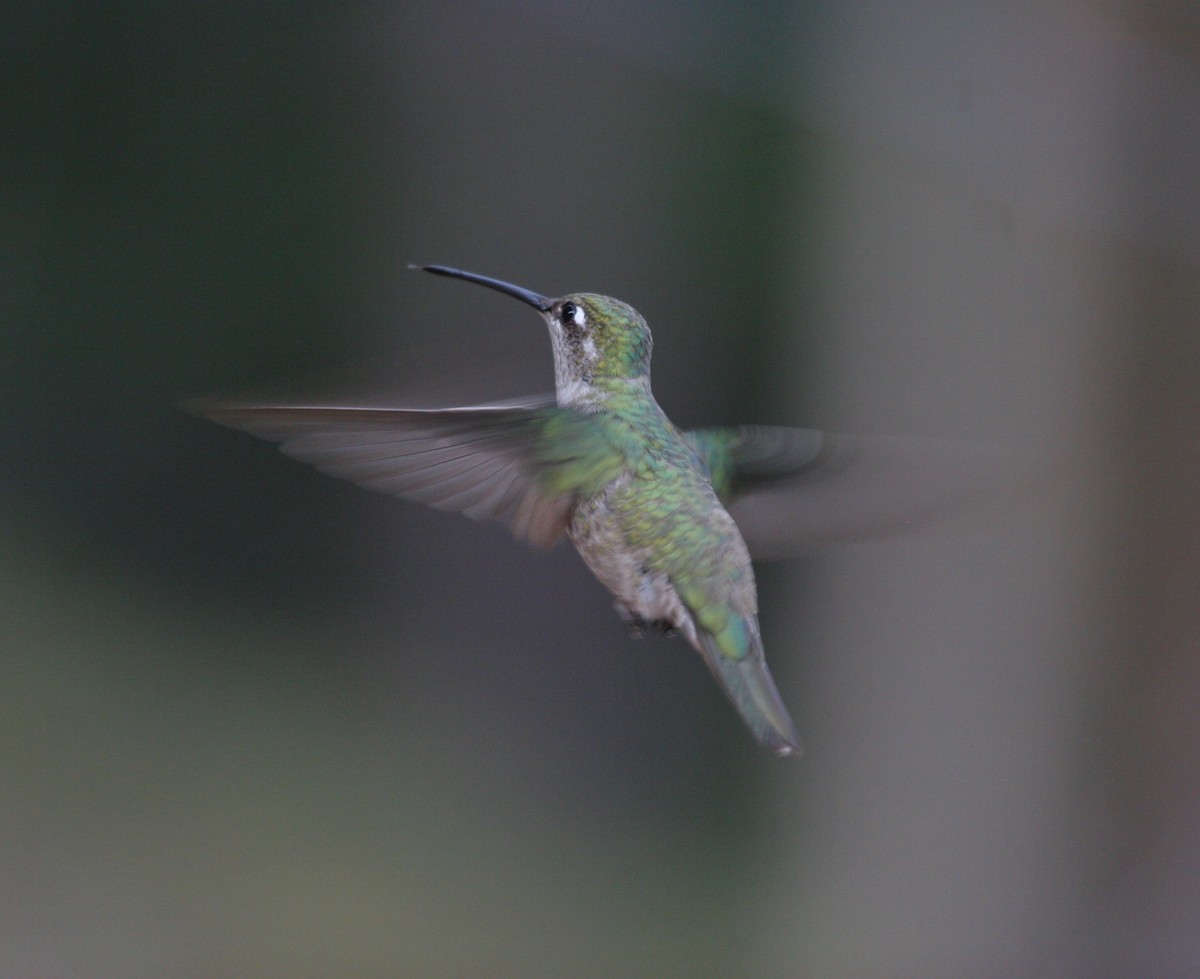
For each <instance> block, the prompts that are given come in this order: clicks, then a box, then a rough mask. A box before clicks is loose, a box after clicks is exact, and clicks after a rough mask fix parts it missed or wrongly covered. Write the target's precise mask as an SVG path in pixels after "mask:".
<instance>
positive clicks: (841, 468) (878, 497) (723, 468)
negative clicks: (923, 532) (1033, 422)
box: [686, 425, 1032, 560]
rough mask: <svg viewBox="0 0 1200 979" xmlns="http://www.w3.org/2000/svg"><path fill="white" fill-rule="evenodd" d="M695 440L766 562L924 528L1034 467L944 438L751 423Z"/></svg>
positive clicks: (703, 433) (1002, 452)
mask: <svg viewBox="0 0 1200 979" xmlns="http://www.w3.org/2000/svg"><path fill="white" fill-rule="evenodd" d="M686 438H687V439H688V440H689V441H690V442H691V443H692V445H693V446H694V447H695V449H696V451H697V453H698V454H699V455H700V457H701V459H702V460H703V461H704V462H705V463H706V464H707V465H708V468H709V471H710V472H711V473H712V480H713V486H714V488H715V489H716V490H717V493H718V495H719V496H720V497H721V499H722V500H723V501H724V502H725V503H726V504H727V505H728V506H729V512H730V514H731V515H732V516H733V517H734V519H735V520H736V521H737V523H738V527H739V528H740V530H741V531H742V535H743V536H744V537H745V539H746V544H747V546H749V548H750V552H751V554H752V555H753V556H754V557H755V558H756V559H758V560H769V559H773V558H783V557H788V556H794V555H796V554H798V553H801V552H803V551H806V550H810V549H812V548H814V547H818V546H820V545H823V544H828V543H834V542H837V541H849V540H861V539H863V538H868V537H879V536H885V535H888V534H895V533H899V532H903V531H906V530H910V529H913V528H916V527H919V526H923V525H926V524H928V523H931V522H933V521H936V520H938V519H940V518H942V517H946V516H950V515H952V514H955V513H961V512H963V511H966V510H970V509H972V508H975V507H978V506H981V505H983V504H985V503H987V502H989V501H991V500H994V499H996V498H998V497H999V496H1001V495H1003V494H1004V493H1005V492H1007V491H1011V490H1012V489H1014V488H1015V487H1016V486H1017V485H1018V484H1019V483H1020V482H1022V481H1023V480H1024V479H1026V478H1027V477H1028V476H1029V475H1030V471H1031V469H1032V467H1031V466H1030V464H1029V463H1030V460H1029V459H1028V458H1025V457H1024V456H1023V455H1022V454H1020V453H1018V452H1016V451H1013V450H1010V449H1003V448H997V447H990V446H982V445H974V444H971V443H960V442H953V441H947V440H941V439H925V438H906V437H899V436H885V435H834V434H830V433H828V432H821V431H817V430H816V429H806V428H782V427H772V426H752V425H746V426H740V427H736V428H708V429H698V430H696V431H693V432H688V433H686Z"/></svg>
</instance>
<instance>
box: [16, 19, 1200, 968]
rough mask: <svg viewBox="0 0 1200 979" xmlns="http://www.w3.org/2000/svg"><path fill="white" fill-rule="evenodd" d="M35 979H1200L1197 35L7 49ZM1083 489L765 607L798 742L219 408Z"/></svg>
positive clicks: (940, 536) (765, 26) (141, 28)
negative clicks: (843, 445)
mask: <svg viewBox="0 0 1200 979" xmlns="http://www.w3.org/2000/svg"><path fill="white" fill-rule="evenodd" d="M0 71H2V72H3V77H2V84H0V119H2V123H3V134H4V135H3V139H2V140H0V175H2V180H0V229H2V246H3V252H2V253H0V310H2V312H0V317H2V319H0V324H2V327H0V399H2V400H3V404H4V410H3V412H2V413H0V438H2V440H3V442H2V444H3V447H4V448H3V452H2V454H0V473H2V479H0V975H3V976H6V977H7V976H12V977H26V976H30V977H32V976H38V977H44V976H82V975H86V976H89V977H142V976H145V977H160V976H179V977H186V976H197V977H200V976H204V977H208V976H226V977H243V976H244V977H264V976H279V977H328V976H345V977H376V976H378V977H382V976H432V977H437V976H447V977H449V976H465V975H473V976H493V977H502V976H512V977H537V976H547V977H548V976H579V977H585V976H596V977H602V976H604V977H607V976H659V977H662V976H762V977H775V976H778V977H790V976H813V977H822V979H823V977H856V979H873V977H917V976H950V975H959V976H973V977H1017V976H1055V977H1081V979H1082V977H1114V979H1116V977H1125V976H1150V975H1153V976H1156V977H1185V976H1187V977H1192V976H1195V975H1198V974H1200V928H1198V926H1197V923H1198V922H1200V896H1198V891H1197V876H1198V874H1200V834H1198V829H1200V768H1198V763H1197V742H1198V740H1200V737H1198V736H1200V712H1198V711H1197V699H1198V695H1200V627H1198V613H1197V609H1198V607H1200V606H1198V598H1200V596H1198V595H1197V582H1198V581H1200V502H1198V501H1200V478H1198V472H1200V465H1198V461H1197V459H1198V456H1197V444H1198V443H1197V434H1198V433H1200V424H1198V419H1200V331H1198V330H1197V318H1198V317H1197V313H1198V310H1200V176H1198V174H1200V15H1197V13H1196V8H1195V6H1194V5H1193V4H1190V3H1184V2H1169V0H1160V2H1147V3H1132V2H1120V0H1116V2H1073V3H1061V4H1045V3H1002V4H995V5H990V6H984V5H968V6H966V7H955V6H951V5H938V4H926V3H900V4H884V3H879V2H873V3H871V2H869V3H852V4H840V3H831V2H830V3H822V2H818V3H812V4H805V5H796V4H787V3H780V2H774V3H771V2H768V3H762V4H751V5H746V4H742V3H739V2H736V0H715V2H711V3H704V4H686V3H670V2H667V3H663V4H657V5H652V6H651V7H649V8H647V7H646V6H645V5H643V4H637V3H632V2H626V3H621V2H612V3H602V2H596V3H580V4H572V5H560V4H553V3H549V2H545V0H541V2H539V0H527V2H518V0H513V2H507V3H505V2H495V3H482V2H480V3H470V2H464V3H458V2H452V3H445V2H433V0H428V2H425V0H413V2H406V3H403V4H400V3H396V4H381V3H349V4H342V3H332V2H324V0H314V2H303V3H292V4H280V3H265V2H247V3H241V4H236V5H232V4H203V3H182V4H170V5H168V4H153V3H144V2H116V3H96V2H92V3H88V2H82V3H64V2H55V3H39V4H35V3H28V2H14V3H9V4H6V5H5V7H4V9H3V12H2V13H0ZM410 261H415V262H440V263H445V264H452V265H458V266H460V267H463V268H467V269H471V270H474V271H478V272H482V273H485V274H489V275H494V276H499V277H502V278H507V279H510V280H512V281H515V282H518V283H520V284H522V285H525V286H527V287H529V288H532V289H535V290H538V291H541V292H545V293H548V294H561V293H564V292H568V291H578V290H594V291H599V292H604V293H608V294H611V295H616V296H618V297H621V298H623V299H625V300H627V301H629V302H630V303H632V304H633V305H635V306H636V307H637V308H638V309H640V310H641V311H642V312H643V313H644V314H645V315H646V316H647V318H648V320H649V322H650V324H651V326H652V328H653V329H654V330H655V338H656V359H655V366H654V378H655V389H656V392H657V394H658V397H659V400H660V402H661V403H662V404H663V406H664V407H665V408H666V410H667V411H668V412H669V413H670V414H671V415H672V416H673V417H674V418H675V419H676V420H677V421H678V422H680V423H681V424H685V425H693V424H710V423H715V422H720V421H753V422H776V423H785V424H800V425H807V426H811V427H821V428H830V429H835V430H850V431H864V432H880V433H885V434H904V435H921V436H943V437H954V438H969V439H986V440H1002V441H1020V440H1030V441H1033V442H1037V443H1039V444H1043V445H1045V444H1051V445H1056V446H1059V450H1058V452H1059V458H1060V460H1061V462H1062V463H1063V465H1062V466H1061V467H1060V471H1059V473H1058V475H1057V476H1056V478H1055V480H1054V482H1055V483H1056V485H1055V487H1054V492H1053V493H1051V492H1049V491H1047V492H1046V493H1045V494H1041V493H1038V494H1034V495H1035V496H1037V497H1039V498H1038V499H1037V500H1036V504H1037V505H1033V506H1021V507H1015V508H1010V509H1009V510H1008V511H1005V512H1004V513H1001V514H993V515H990V516H989V517H987V518H986V519H985V518H983V517H980V518H978V519H974V520H965V521H964V520H960V521H955V522H954V523H953V524H951V525H948V526H943V527H941V528H938V529H936V531H935V532H933V533H930V534H926V535H923V536H913V537H908V538H901V539H893V540H887V541H882V542H879V543H874V544H858V545H855V546H853V547H845V548H840V549H833V550H829V551H825V552H822V553H819V554H815V555H813V556H811V557H808V558H805V559H803V560H801V561H797V562H793V563H790V564H781V565H764V566H762V567H761V568H760V570H759V579H760V591H761V603H762V607H763V613H762V628H763V634H764V637H765V639H766V645H767V650H768V656H769V659H770V661H771V663H772V665H773V669H774V672H775V675H776V678H777V679H778V681H779V684H780V687H781V689H782V691H783V693H784V697H785V699H786V700H787V701H788V702H789V704H790V705H791V707H792V709H793V713H794V714H795V716H796V720H797V723H798V725H799V727H800V729H801V732H802V734H803V735H804V738H805V742H806V745H807V754H806V756H805V757H804V758H803V759H801V760H800V761H799V762H788V761H780V760H778V759H776V758H773V757H771V756H769V755H767V754H766V753H764V752H762V751H760V750H759V749H758V748H757V747H756V746H755V745H754V743H753V741H752V740H751V739H750V737H749V736H748V735H747V733H746V732H745V731H744V730H743V729H742V727H741V725H740V722H739V721H738V720H737V718H736V716H735V715H734V714H733V712H732V711H731V710H730V709H729V707H728V705H727V704H726V703H725V702H724V700H723V698H722V697H721V695H720V693H719V691H718V690H717V689H716V687H715V685H714V684H713V683H712V682H711V680H710V678H709V677H708V675H707V673H706V671H705V670H704V669H703V668H702V667H701V665H700V664H699V662H698V660H697V658H696V657H695V656H694V655H693V654H692V653H691V652H690V651H689V650H688V649H687V648H686V647H685V646H684V645H683V644H681V643H679V642H675V643H671V642H669V641H667V640H664V639H657V638H656V639H650V640H646V641H644V642H642V643H640V644H632V643H630V642H628V641H627V640H626V639H625V637H624V633H623V630H622V629H621V627H620V624H619V623H618V621H617V619H616V617H615V616H614V615H613V613H612V610H611V606H610V600H609V598H608V596H607V595H606V593H605V592H604V591H603V589H602V588H601V587H600V586H599V585H597V584H596V583H595V582H594V581H593V580H592V579H591V578H590V576H589V575H588V574H587V573H586V572H585V570H584V569H583V567H582V565H581V563H580V562H579V560H578V559H577V557H576V556H575V555H574V553H573V552H572V551H571V550H570V549H569V548H567V547H559V548H558V549H557V550H556V551H554V552H552V553H551V554H549V555H545V554H539V553H534V552H532V551H529V550H526V549H524V548H522V547H520V546H518V545H516V544H514V543H513V542H512V541H511V540H509V539H507V537H506V535H505V533H504V532H503V530H502V529H501V528H498V527H496V526H492V525H487V526H481V525H476V524H473V523H471V522H470V521H468V520H465V519H463V518H461V517H457V516H453V515H447V514H442V513H437V512H433V511H426V510H422V509H420V508H418V507H415V506H411V505H408V504H403V503H397V502H396V501H393V500H389V499H387V498H386V497H382V496H375V495H373V494H370V493H366V492H363V491H362V490H359V489H357V488H356V487H353V486H351V485H349V484H343V483H339V482H335V481H333V480H330V479H327V478H326V477H323V476H320V475H319V474H317V473H315V472H312V471H310V470H308V469H307V468H305V467H303V466H300V465H298V464H296V463H294V462H291V461H290V460H288V459H285V458H284V457H282V456H280V455H279V454H278V453H276V452H274V451H273V449H272V448H271V447H270V446H268V445H266V444H265V443H261V442H257V441H255V440H252V439H250V438H247V437H245V436H242V435H239V434H237V433H233V432H230V431H227V430H224V429H220V428H218V427H217V426H215V425H212V424H210V423H207V422H203V421H201V420H199V419H196V418H194V417H191V416H188V415H186V414H184V413H182V412H181V411H179V410H178V408H177V406H176V405H177V402H178V401H179V400H180V399H181V398H184V397H187V396H194V395H200V394H210V393H214V392H230V393H238V392H244V391H247V390H252V391H271V392H273V393H275V394H277V395H278V396H280V397H288V398H296V399H308V400H311V399H313V398H314V397H341V398H343V399H344V398H347V397H355V396H360V397H361V398H363V399H364V400H371V401H373V402H375V403H387V402H391V403H397V404H405V403H420V404H436V403H455V402H460V403H461V402H469V401H475V400H485V399H488V398H493V397H502V396H509V395H516V394H520V393H523V392H537V391H544V390H548V389H549V388H550V386H551V384H552V374H551V369H550V363H551V362H550V350H549V344H548V341H547V339H546V337H545V335H544V328H543V327H542V325H541V324H540V323H539V322H538V320H537V318H536V317H535V316H533V315H532V314H531V313H530V311H529V310H528V309H525V308H523V307H521V306H520V305H519V304H516V303H512V302H511V301H509V300H505V299H504V298H503V297H500V296H496V295H494V294H491V293H486V292H484V291H482V290H479V289H475V288H472V287H470V286H467V285H464V284H461V283H454V282H449V281H446V280H437V279H434V278H432V277H429V276H421V275H418V274H417V273H413V272H407V271H405V268H404V266H405V264H406V263H407V262H410Z"/></svg>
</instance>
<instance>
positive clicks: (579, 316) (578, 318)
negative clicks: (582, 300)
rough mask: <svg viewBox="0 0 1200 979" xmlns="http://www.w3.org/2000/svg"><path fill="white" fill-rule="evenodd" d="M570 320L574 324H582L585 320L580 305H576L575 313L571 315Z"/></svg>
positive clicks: (585, 317)
mask: <svg viewBox="0 0 1200 979" xmlns="http://www.w3.org/2000/svg"><path fill="white" fill-rule="evenodd" d="M571 322H573V323H574V324H575V325H576V326H583V324H584V323H586V322H587V316H585V315H584V312H583V307H582V306H579V305H576V307H575V315H574V316H572V317H571Z"/></svg>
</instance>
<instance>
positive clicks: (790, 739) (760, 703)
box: [697, 620, 803, 755]
mask: <svg viewBox="0 0 1200 979" xmlns="http://www.w3.org/2000/svg"><path fill="white" fill-rule="evenodd" d="M739 621H741V622H743V623H744V627H745V628H746V629H747V630H749V631H750V632H751V633H752V634H753V635H754V638H755V640H757V628H756V625H755V623H754V622H753V621H752V620H739ZM697 638H698V639H699V642H700V654H701V655H702V656H703V657H704V662H705V663H707V664H708V668H709V669H710V670H711V671H712V674H713V676H714V677H716V678H717V682H718V683H719V684H720V685H721V689H722V690H724V691H725V693H726V695H727V696H728V697H729V699H730V700H731V701H732V702H733V706H734V707H736V708H737V710H738V713H739V714H741V715H742V719H743V720H744V721H745V722H746V724H747V726H748V727H749V728H750V730H751V731H752V732H753V733H754V736H755V737H756V738H757V739H758V740H759V742H760V743H761V744H762V745H763V746H764V747H766V748H769V749H770V750H771V751H773V752H775V754H777V755H793V754H794V755H799V754H800V753H801V751H802V750H803V749H802V748H801V745H800V736H799V735H798V734H797V733H796V727H795V725H794V724H793V723H792V719H791V717H790V716H789V715H788V712H787V708H786V707H785V706H784V705H783V699H782V698H781V697H780V696H779V691H778V690H777V689H776V688H775V681H774V680H772V679H771V671H770V670H768V669H767V662H766V660H765V659H764V658H763V653H762V644H761V642H758V641H753V642H751V643H750V644H749V645H750V648H749V650H748V651H747V652H746V654H745V655H744V656H741V657H738V658H734V657H731V656H729V655H727V654H726V653H725V652H723V651H722V648H721V645H722V644H721V643H720V641H719V638H718V637H717V636H714V635H712V634H711V633H708V632H705V631H704V630H703V629H699V630H697Z"/></svg>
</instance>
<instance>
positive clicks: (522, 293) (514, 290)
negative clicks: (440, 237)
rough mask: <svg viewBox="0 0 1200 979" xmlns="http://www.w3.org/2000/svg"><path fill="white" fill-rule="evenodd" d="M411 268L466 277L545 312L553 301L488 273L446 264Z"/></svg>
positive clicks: (460, 277) (453, 277)
mask: <svg viewBox="0 0 1200 979" xmlns="http://www.w3.org/2000/svg"><path fill="white" fill-rule="evenodd" d="M409 268H410V269H424V270H425V271H426V272H432V273H433V274H434V275H448V276H450V278H452V279H466V280H467V281H468V282H475V283H478V284H479V285H481V286H487V287H488V288H489V289H495V290H496V291H497V292H503V293H506V294H507V295H509V296H515V297H516V298H517V299H519V300H521V302H523V303H528V304H529V305H530V306H532V307H533V308H534V309H540V310H541V311H542V312H543V313H544V312H545V311H546V310H548V309H549V308H550V305H551V302H552V301H551V300H549V299H547V298H546V297H545V296H539V295H538V294H537V293H536V292H530V291H529V290H528V289H522V288H521V287H520V286H514V285H513V284H512V283H511V282H501V281H500V280H499V279H489V278H488V277H487V276H486V275H476V274H475V273H474V272H464V271H463V270H462V269H451V268H447V267H446V266H445V265H410V266H409Z"/></svg>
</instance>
